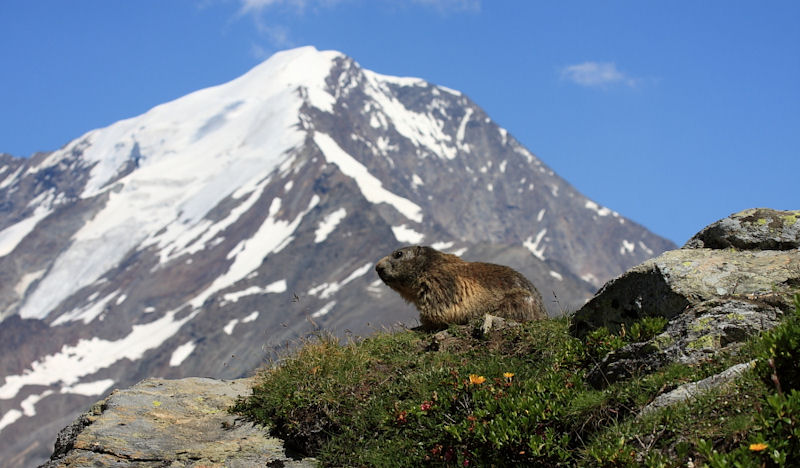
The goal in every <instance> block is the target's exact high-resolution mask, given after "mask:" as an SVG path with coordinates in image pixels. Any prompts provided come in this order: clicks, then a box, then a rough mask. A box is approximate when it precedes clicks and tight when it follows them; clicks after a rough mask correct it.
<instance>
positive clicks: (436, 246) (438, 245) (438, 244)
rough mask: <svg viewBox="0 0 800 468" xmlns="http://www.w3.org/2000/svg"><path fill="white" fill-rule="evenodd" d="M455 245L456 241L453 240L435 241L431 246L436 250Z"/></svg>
mask: <svg viewBox="0 0 800 468" xmlns="http://www.w3.org/2000/svg"><path fill="white" fill-rule="evenodd" d="M453 245H455V243H454V242H452V241H451V242H434V243H433V244H432V245H431V247H433V248H434V249H436V250H445V249H449V248H450V247H452V246H453Z"/></svg>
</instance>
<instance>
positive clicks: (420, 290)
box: [375, 245, 547, 328]
mask: <svg viewBox="0 0 800 468" xmlns="http://www.w3.org/2000/svg"><path fill="white" fill-rule="evenodd" d="M375 270H376V271H377V272H378V276H380V278H381V280H383V282H384V283H386V285H387V286H389V287H390V288H392V289H394V290H395V291H397V292H398V293H399V294H400V296H402V297H403V299H405V300H406V301H408V302H410V303H412V304H414V305H415V306H416V307H417V309H418V310H419V318H420V322H421V323H422V326H423V327H425V328H442V327H445V326H447V325H448V324H451V323H465V322H467V321H468V320H470V319H471V318H474V317H480V316H482V315H484V314H492V315H497V316H499V317H504V318H508V319H512V320H516V321H525V320H539V319H543V318H546V317H547V314H546V312H545V309H544V304H543V303H542V296H541V295H540V294H539V291H537V290H536V288H535V287H534V286H533V284H531V282H530V281H528V279H527V278H525V277H524V276H522V275H521V274H520V273H518V272H517V271H515V270H513V269H511V268H509V267H506V266H502V265H495V264H492V263H481V262H465V261H464V260H461V259H460V258H458V257H457V256H455V255H451V254H447V253H443V252H439V251H438V250H435V249H433V248H431V247H425V246H419V245H417V246H410V247H404V248H402V249H398V250H395V251H394V252H392V253H391V254H390V255H387V256H386V257H384V258H382V259H381V260H380V261H379V262H378V264H377V265H376V266H375Z"/></svg>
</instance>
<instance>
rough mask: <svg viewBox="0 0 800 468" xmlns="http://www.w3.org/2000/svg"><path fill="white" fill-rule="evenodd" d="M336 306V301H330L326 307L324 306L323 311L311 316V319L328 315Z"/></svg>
mask: <svg viewBox="0 0 800 468" xmlns="http://www.w3.org/2000/svg"><path fill="white" fill-rule="evenodd" d="M335 306H336V301H330V302H328V303H327V304H325V305H324V306H322V308H321V309H319V310H318V311H316V312H314V313H313V314H311V318H320V317H322V316H323V315H327V314H328V312H330V311H332V310H333V308H334V307H335Z"/></svg>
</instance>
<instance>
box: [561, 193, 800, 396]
mask: <svg viewBox="0 0 800 468" xmlns="http://www.w3.org/2000/svg"><path fill="white" fill-rule="evenodd" d="M797 246H800V211H776V210H769V209H751V210H745V211H742V212H740V213H736V214H733V215H731V216H730V217H728V218H725V219H723V220H720V221H718V222H716V223H713V224H711V225H710V226H708V227H706V228H705V229H703V230H702V231H700V232H699V233H698V234H697V235H695V236H694V237H693V238H692V240H690V241H689V242H688V243H687V244H686V246H684V248H682V249H678V250H672V251H669V252H665V253H664V254H662V255H660V256H658V257H656V258H654V259H652V260H648V261H646V262H644V263H642V264H641V265H638V266H636V267H634V268H632V269H630V270H628V271H627V272H626V273H624V274H623V275H621V276H620V277H618V278H616V279H614V280H611V281H609V282H608V283H606V285H605V286H603V288H602V289H601V290H600V291H599V292H598V293H597V294H596V295H595V296H594V297H593V298H592V299H591V300H590V301H589V302H588V303H587V304H586V305H585V306H584V307H582V308H581V309H580V310H578V311H577V312H576V313H575V316H574V321H573V325H572V332H573V333H574V334H575V335H577V336H585V335H586V334H587V333H589V332H590V331H592V330H594V329H597V328H599V327H603V326H604V327H607V328H608V329H609V330H610V331H612V332H615V333H616V332H619V331H620V330H621V329H623V328H627V329H629V328H630V327H631V325H633V324H634V323H635V322H637V321H639V320H641V319H642V318H645V317H664V318H666V319H668V320H669V322H668V324H667V326H666V328H665V330H664V331H663V332H662V333H660V334H659V335H657V336H655V337H654V338H652V339H650V340H647V341H645V342H641V343H633V344H630V345H627V346H625V347H623V348H621V349H619V350H617V351H615V352H612V353H609V354H608V355H607V356H606V357H605V358H604V359H603V360H602V361H601V362H600V363H598V365H597V367H596V368H595V369H594V370H593V371H592V372H591V373H590V374H589V376H588V380H589V382H591V383H592V384H593V385H597V386H602V385H605V384H607V383H610V382H614V381H617V380H620V379H623V378H626V377H629V376H631V375H633V374H637V373H641V372H649V371H652V370H654V369H656V368H658V367H661V366H662V365H664V364H666V363H669V362H683V363H687V364H688V363H694V362H698V361H700V360H702V359H703V358H705V357H708V356H709V355H711V354H713V353H716V352H719V351H720V350H727V349H730V348H731V347H735V346H738V345H740V344H741V343H742V342H744V341H745V340H746V339H747V338H748V337H750V336H753V335H756V334H758V333H760V332H761V331H763V330H767V329H769V328H772V327H774V326H775V325H777V323H778V322H779V321H780V318H781V316H782V314H783V312H784V311H786V310H789V309H790V308H791V307H793V304H792V295H793V294H794V293H796V292H797V291H798V289H799V288H800V250H798V249H797ZM742 249H747V250H742Z"/></svg>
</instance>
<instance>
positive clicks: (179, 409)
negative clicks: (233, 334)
mask: <svg viewBox="0 0 800 468" xmlns="http://www.w3.org/2000/svg"><path fill="white" fill-rule="evenodd" d="M251 383H252V381H251V380H250V379H240V380H230V381H222V380H214V379H206V378H186V379H180V380H164V379H146V380H143V381H141V382H139V383H138V384H136V385H134V386H133V387H131V388H128V389H126V390H115V391H114V392H112V394H111V395H110V396H109V397H108V398H106V399H104V400H101V401H100V402H98V403H96V404H95V405H94V406H93V407H92V409H91V410H90V411H89V412H87V413H84V414H82V415H81V416H80V417H78V419H76V420H75V422H73V423H72V424H71V425H69V426H67V427H66V428H65V429H64V430H63V431H62V432H61V433H60V434H59V436H58V439H57V441H56V447H55V452H54V453H53V456H52V459H51V460H50V461H49V462H47V463H45V464H44V465H42V467H43V468H54V467H85V466H108V467H134V466H135V467H195V468H200V467H231V468H238V467H242V468H244V467H254V466H260V467H263V466H286V467H291V466H296V467H301V466H314V461H313V460H312V459H304V460H294V459H291V458H289V457H287V455H286V453H285V451H284V448H283V442H282V441H281V440H280V439H275V438H272V437H269V436H268V434H267V431H266V430H265V429H264V428H262V427H257V426H254V425H252V424H250V423H244V422H242V421H240V420H237V419H236V417H235V416H233V415H231V414H229V413H228V411H227V409H228V407H230V406H231V405H232V404H233V402H234V401H235V400H236V397H237V396H240V395H248V394H250V392H251Z"/></svg>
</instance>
